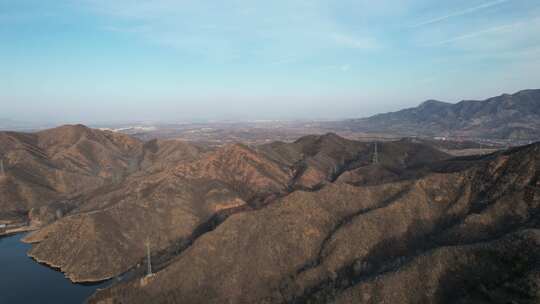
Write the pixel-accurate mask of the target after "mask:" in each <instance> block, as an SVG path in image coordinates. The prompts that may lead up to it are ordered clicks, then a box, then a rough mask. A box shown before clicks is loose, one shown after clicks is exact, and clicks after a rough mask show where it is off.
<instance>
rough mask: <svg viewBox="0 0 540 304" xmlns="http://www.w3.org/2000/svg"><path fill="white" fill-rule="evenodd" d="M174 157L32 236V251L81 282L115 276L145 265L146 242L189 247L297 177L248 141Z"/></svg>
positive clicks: (172, 247)
mask: <svg viewBox="0 0 540 304" xmlns="http://www.w3.org/2000/svg"><path fill="white" fill-rule="evenodd" d="M182 148H186V147H185V146H183V147H182ZM193 149H195V150H196V148H193ZM188 150H191V149H188ZM158 154H159V153H158ZM195 154H196V153H195ZM168 155H171V154H170V153H169V154H168ZM147 157H148V156H147ZM150 158H151V157H150ZM174 159H175V164H174V165H173V164H172V163H169V167H168V168H166V169H164V170H161V171H159V170H157V169H155V168H154V170H156V172H155V173H150V174H147V173H145V172H143V171H144V169H143V171H141V172H137V173H136V174H133V175H132V176H130V177H128V178H127V179H126V180H125V181H124V182H123V183H122V184H119V185H117V186H115V187H112V189H109V190H108V191H105V189H100V192H102V193H98V194H96V195H90V196H89V197H88V199H87V200H85V202H84V203H83V204H82V205H80V207H79V208H78V209H76V210H74V211H73V212H72V213H71V214H70V215H68V216H66V217H65V218H63V219H61V220H59V221H57V222H55V223H53V224H51V225H49V226H47V227H45V228H43V229H41V230H40V231H37V232H36V233H33V234H32V235H30V236H28V237H27V238H26V241H28V242H33V243H37V244H36V245H35V246H33V248H32V250H31V251H30V253H29V254H30V255H31V256H32V257H34V258H35V259H36V260H39V261H42V262H45V263H47V264H50V265H54V266H55V267H58V268H60V269H61V270H62V271H63V272H65V273H66V275H67V276H68V277H70V279H72V280H73V281H99V280H103V279H107V278H110V277H113V276H116V275H118V274H121V273H123V272H125V271H127V270H128V269H130V268H132V267H133V266H135V265H136V264H137V263H139V262H140V261H141V259H142V258H143V257H144V254H145V247H144V244H145V241H146V240H150V242H151V245H152V248H154V250H155V252H161V251H163V252H176V251H178V250H181V248H183V247H185V246H186V245H187V244H189V243H190V242H191V241H192V240H193V239H194V238H196V237H197V236H198V235H199V234H201V233H203V232H204V231H205V230H206V229H211V226H212V225H214V223H215V221H219V217H220V216H227V215H228V213H229V212H234V211H235V210H238V209H242V210H244V209H249V208H251V207H250V206H249V205H257V204H260V203H264V202H265V200H266V199H267V198H269V197H270V196H272V195H280V194H282V193H285V191H286V189H287V182H288V180H289V179H290V175H289V173H288V172H287V171H285V170H283V169H282V168H281V167H280V166H279V165H278V164H276V163H275V162H273V161H271V160H269V159H266V158H264V157H262V156H260V155H257V154H256V153H255V152H254V151H252V150H251V149H249V148H247V147H245V146H242V145H232V146H226V147H223V148H220V149H218V150H215V151H208V152H204V153H201V154H199V155H198V156H196V157H195V158H193V157H186V158H185V159H184V160H181V159H180V158H174ZM143 163H144V162H143ZM104 256H106V258H103V257H104Z"/></svg>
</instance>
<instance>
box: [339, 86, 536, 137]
mask: <svg viewBox="0 0 540 304" xmlns="http://www.w3.org/2000/svg"><path fill="white" fill-rule="evenodd" d="M335 127H337V128H338V129H345V130H349V131H358V132H369V133H392V134H396V135H402V136H451V137H466V138H487V139H511V140H538V139H540V90H524V91H520V92H517V93H515V94H512V95H509V94H503V95H501V96H497V97H492V98H489V99H486V100H481V101H480V100H463V101H460V102H458V103H455V104H452V103H447V102H442V101H437V100H428V101H425V102H423V103H422V104H420V105H419V106H418V107H415V108H409V109H404V110H401V111H397V112H391V113H385V114H378V115H375V116H371V117H368V118H361V119H351V120H345V121H341V122H337V123H336V126H335Z"/></svg>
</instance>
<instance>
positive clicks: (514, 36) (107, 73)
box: [0, 0, 540, 124]
mask: <svg viewBox="0 0 540 304" xmlns="http://www.w3.org/2000/svg"><path fill="white" fill-rule="evenodd" d="M0 25H1V28H0V42H1V44H2V47H1V48H0V66H1V67H2V73H0V103H1V104H2V113H1V114H0V119H11V120H15V121H23V122H31V123H53V124H55V123H66V122H81V123H86V124H92V123H115V122H118V123H120V122H136V121H159V122H194V121H210V120H217V121H224V120H229V121H231V120H238V121H247V120H296V119H304V120H312V119H313V120H324V119H343V118H355V117H366V116H370V115H373V114H376V113H381V112H388V111H395V110H399V109H402V108H406V107H413V106H417V105H418V104H420V103H421V102H422V101H424V100H427V99H437V100H441V101H447V102H457V101H460V100H464V99H478V100H481V99H485V98H489V97H492V96H496V95H500V94H502V93H514V92H516V91H519V90H522V89H535V88H538V87H539V84H540V74H539V73H538V72H537V71H538V69H539V68H540V3H538V2H537V1H533V0H483V1H480V0H478V1H477V0H475V1H464V0H459V1H438V2H433V1H427V0H407V1H399V3H396V1H390V0H383V1H378V2H377V3H372V2H371V1H363V0H362V1H350V0H346V1H300V0H299V1H273V2H271V3H267V2H260V1H244V0H237V1H228V2H223V3H222V2H215V1H171V0H158V1H130V0H120V1H105V0H82V1H72V0H61V1H37V0H20V1H16V2H14V1H5V0H0Z"/></svg>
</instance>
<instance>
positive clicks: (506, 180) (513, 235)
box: [90, 144, 540, 303]
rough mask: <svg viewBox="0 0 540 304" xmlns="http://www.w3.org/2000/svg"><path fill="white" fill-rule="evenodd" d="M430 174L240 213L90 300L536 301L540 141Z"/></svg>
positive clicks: (291, 198)
mask: <svg viewBox="0 0 540 304" xmlns="http://www.w3.org/2000/svg"><path fill="white" fill-rule="evenodd" d="M431 168H432V169H431V170H432V171H431V172H430V173H425V174H423V175H422V176H420V177H418V178H414V179H408V180H404V181H400V182H393V183H384V184H380V185H372V186H361V187H356V186H352V185H347V184H341V183H335V184H332V183H329V184H327V185H326V186H324V187H323V188H322V189H320V190H319V191H315V192H304V191H296V192H294V193H292V194H290V195H288V196H285V197H283V198H281V199H280V200H279V201H278V202H276V203H274V204H271V205H269V206H267V207H265V208H263V209H260V210H257V211H253V212H247V213H240V214H236V215H233V216H231V217H229V218H228V219H227V220H226V221H225V222H224V223H223V224H221V225H220V226H218V227H217V228H216V229H215V230H214V231H211V232H209V233H207V234H205V235H203V236H202V237H200V238H199V239H198V240H197V241H196V242H195V243H194V244H193V245H192V246H191V247H189V248H188V249H187V250H185V251H184V252H182V253H181V254H180V255H179V256H178V257H177V258H175V259H174V260H173V261H172V262H171V264H170V265H169V266H168V267H167V268H165V269H163V270H162V271H160V272H158V273H156V274H155V276H153V277H150V278H145V279H141V280H139V279H133V280H130V281H127V282H124V283H121V284H118V285H116V286H113V287H112V288H110V289H107V290H104V291H100V292H98V293H97V294H96V295H95V296H94V297H93V298H92V299H91V301H90V302H91V303H112V302H115V303H147V302H152V303H329V302H336V303H446V302H454V301H456V300H460V301H461V302H462V303H472V302H475V303H476V302H479V301H480V300H482V301H485V302H488V301H490V299H492V300H493V299H495V300H496V301H502V302H500V303H508V301H517V300H519V301H522V300H523V301H528V302H523V303H538V301H540V295H539V294H538V290H539V289H538V286H539V285H538V284H540V281H539V279H540V277H539V276H538V271H539V268H538V265H539V263H540V250H539V249H540V218H539V216H540V212H539V211H540V193H538V192H537V191H538V188H537V185H538V180H539V178H540V144H535V145H531V146H526V147H522V148H519V149H514V150H511V151H508V152H500V153H495V154H492V155H489V156H484V157H469V158H459V159H454V160H449V161H442V162H440V163H439V164H438V165H434V166H432V167H431ZM247 227H249V229H246V228H247Z"/></svg>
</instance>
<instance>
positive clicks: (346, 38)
mask: <svg viewBox="0 0 540 304" xmlns="http://www.w3.org/2000/svg"><path fill="white" fill-rule="evenodd" d="M332 39H333V40H334V41H335V42H336V43H337V44H338V45H340V46H343V47H347V48H352V49H361V50H371V49H376V48H378V47H379V44H378V43H377V42H376V40H375V39H373V38H371V37H362V38H358V37H353V36H351V35H348V34H344V33H334V34H332Z"/></svg>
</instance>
